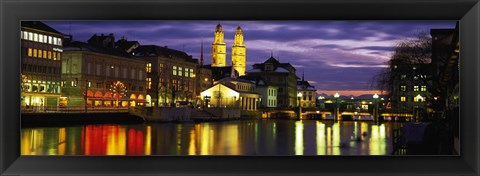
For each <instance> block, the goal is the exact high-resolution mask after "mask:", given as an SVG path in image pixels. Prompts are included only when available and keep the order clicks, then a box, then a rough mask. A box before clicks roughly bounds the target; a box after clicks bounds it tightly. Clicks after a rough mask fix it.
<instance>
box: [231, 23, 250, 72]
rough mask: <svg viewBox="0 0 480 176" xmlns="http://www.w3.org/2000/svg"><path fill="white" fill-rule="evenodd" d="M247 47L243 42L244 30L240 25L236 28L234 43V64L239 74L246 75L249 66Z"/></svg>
mask: <svg viewBox="0 0 480 176" xmlns="http://www.w3.org/2000/svg"><path fill="white" fill-rule="evenodd" d="M246 52H247V49H246V47H245V43H243V32H242V28H241V27H240V26H238V27H237V30H235V36H234V40H233V45H232V65H233V67H234V68H235V70H236V71H237V72H238V75H239V76H243V75H245V70H246V68H247V58H246V55H247V53H246Z"/></svg>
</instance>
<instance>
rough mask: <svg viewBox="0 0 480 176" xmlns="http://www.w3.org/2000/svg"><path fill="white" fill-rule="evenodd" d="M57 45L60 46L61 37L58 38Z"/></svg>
mask: <svg viewBox="0 0 480 176" xmlns="http://www.w3.org/2000/svg"><path fill="white" fill-rule="evenodd" d="M57 45H59V46H62V39H61V38H58V42H57Z"/></svg>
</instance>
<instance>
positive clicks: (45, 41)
mask: <svg viewBox="0 0 480 176" xmlns="http://www.w3.org/2000/svg"><path fill="white" fill-rule="evenodd" d="M47 38H48V36H47V35H44V36H43V43H47Z"/></svg>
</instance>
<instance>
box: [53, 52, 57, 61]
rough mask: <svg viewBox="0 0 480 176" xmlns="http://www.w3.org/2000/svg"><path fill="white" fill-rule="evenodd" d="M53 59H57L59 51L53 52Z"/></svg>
mask: <svg viewBox="0 0 480 176" xmlns="http://www.w3.org/2000/svg"><path fill="white" fill-rule="evenodd" d="M53 60H57V53H56V52H53Z"/></svg>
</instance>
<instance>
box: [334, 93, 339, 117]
mask: <svg viewBox="0 0 480 176" xmlns="http://www.w3.org/2000/svg"><path fill="white" fill-rule="evenodd" d="M333 97H335V108H334V111H335V112H334V117H333V120H334V121H336V120H338V114H339V107H338V97H340V94H338V93H335V95H333Z"/></svg>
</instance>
